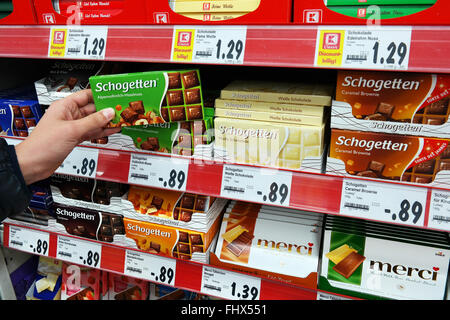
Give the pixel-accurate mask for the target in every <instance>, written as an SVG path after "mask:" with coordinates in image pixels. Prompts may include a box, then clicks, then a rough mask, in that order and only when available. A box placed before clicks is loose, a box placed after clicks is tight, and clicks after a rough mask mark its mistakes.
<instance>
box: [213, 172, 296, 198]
mask: <svg viewBox="0 0 450 320" xmlns="http://www.w3.org/2000/svg"><path fill="white" fill-rule="evenodd" d="M291 185H292V172H290V171H283V170H276V169H266V168H253V167H245V166H235V165H224V166H223V173H222V186H221V189H220V195H221V196H222V197H224V198H231V199H237V200H246V201H251V202H259V203H264V204H271V205H277V206H285V207H289V201H290V194H291Z"/></svg>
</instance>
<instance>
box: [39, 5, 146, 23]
mask: <svg viewBox="0 0 450 320" xmlns="http://www.w3.org/2000/svg"><path fill="white" fill-rule="evenodd" d="M55 2H56V4H55V6H54V5H53V3H54V1H53V0H34V7H35V10H36V17H37V23H38V24H56V25H66V24H67V25H77V24H78V25H79V24H81V25H112V24H119V25H120V24H121V25H139V24H147V10H149V8H148V6H149V2H148V1H145V0H118V1H90V2H97V3H99V2H104V3H107V5H104V6H101V7H100V6H99V7H98V8H97V7H92V6H88V7H86V6H84V4H86V3H87V2H88V1H73V2H74V3H75V5H74V4H65V3H64V2H66V0H60V1H59V0H56V1H55ZM58 2H59V3H58ZM79 2H81V6H78V3H79ZM118 2H120V3H122V6H117V4H116V3H118Z"/></svg>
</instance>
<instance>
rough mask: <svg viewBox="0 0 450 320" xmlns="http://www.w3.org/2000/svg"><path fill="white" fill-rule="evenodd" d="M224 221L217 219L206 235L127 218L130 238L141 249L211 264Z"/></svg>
mask: <svg viewBox="0 0 450 320" xmlns="http://www.w3.org/2000/svg"><path fill="white" fill-rule="evenodd" d="M220 221H221V215H219V216H217V217H216V218H215V220H214V222H213V223H212V225H211V226H210V227H209V228H208V230H207V231H206V232H200V231H193V230H188V229H182V228H177V227H172V226H168V225H161V224H157V223H150V222H144V221H139V220H135V219H129V218H124V224H125V232H126V237H127V238H129V239H131V240H134V242H135V245H136V247H137V248H138V249H140V250H143V251H147V252H150V253H155V254H160V255H165V256H168V257H174V258H178V259H183V260H193V261H196V262H202V263H208V261H209V250H210V249H211V244H212V242H213V240H214V237H215V236H216V233H217V230H218V228H219V225H220Z"/></svg>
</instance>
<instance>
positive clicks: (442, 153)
mask: <svg viewBox="0 0 450 320" xmlns="http://www.w3.org/2000/svg"><path fill="white" fill-rule="evenodd" d="M329 158H332V160H337V161H338V163H340V164H342V166H343V167H345V171H344V170H343V171H339V170H337V169H336V166H329V165H327V167H328V168H327V172H329V173H333V174H339V173H341V174H344V175H352V176H360V177H365V178H376V179H384V180H397V181H403V182H412V183H419V184H430V183H432V182H434V181H435V178H436V177H437V176H440V177H439V179H438V180H439V181H440V182H444V183H448V182H449V181H447V180H446V179H448V178H446V177H445V176H446V175H444V173H445V171H449V170H450V139H437V138H427V137H417V136H406V135H395V134H385V133H375V132H362V131H350V130H341V129H332V131H331V141H330V154H329ZM329 160H330V159H329ZM329 162H330V161H329ZM332 167H333V168H332ZM344 172H345V173H344Z"/></svg>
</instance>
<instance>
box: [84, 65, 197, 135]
mask: <svg viewBox="0 0 450 320" xmlns="http://www.w3.org/2000/svg"><path fill="white" fill-rule="evenodd" d="M89 82H90V84H91V88H92V93H93V96H94V102H95V106H96V109H97V110H101V109H105V108H114V109H115V111H116V116H115V118H114V119H113V120H112V121H111V127H118V126H120V127H125V126H136V125H147V124H160V123H166V122H179V121H191V120H201V119H203V118H204V106H203V96H202V88H201V81H200V74H199V71H198V70H180V71H152V72H138V73H127V74H114V75H101V76H93V77H90V78H89Z"/></svg>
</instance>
